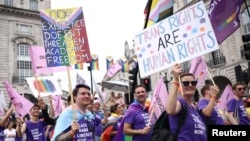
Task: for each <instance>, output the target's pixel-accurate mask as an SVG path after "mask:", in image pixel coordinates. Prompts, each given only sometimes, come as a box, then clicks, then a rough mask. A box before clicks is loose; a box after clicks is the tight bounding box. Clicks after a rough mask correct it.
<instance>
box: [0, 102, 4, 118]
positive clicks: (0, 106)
mask: <svg viewBox="0 0 250 141" xmlns="http://www.w3.org/2000/svg"><path fill="white" fill-rule="evenodd" d="M3 115H5V112H4V107H3V105H2V104H0V116H3Z"/></svg>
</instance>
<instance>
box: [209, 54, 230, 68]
mask: <svg viewBox="0 0 250 141" xmlns="http://www.w3.org/2000/svg"><path fill="white" fill-rule="evenodd" d="M208 56H209V61H208V62H207V64H208V66H215V65H219V64H224V63H226V59H225V56H224V55H223V54H222V52H221V50H216V51H213V52H211V53H209V54H208Z"/></svg>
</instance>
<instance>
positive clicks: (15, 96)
mask: <svg viewBox="0 0 250 141" xmlns="http://www.w3.org/2000/svg"><path fill="white" fill-rule="evenodd" d="M4 85H5V88H6V90H7V93H8V95H9V97H10V101H11V104H12V105H14V107H15V112H16V116H18V117H22V118H23V117H24V116H25V115H26V114H28V113H29V112H30V109H31V108H32V107H33V105H34V104H33V103H31V102H30V101H29V100H28V99H26V98H25V97H23V96H21V95H20V94H19V93H17V92H16V90H15V89H13V88H12V86H11V85H10V84H9V83H8V82H7V81H4Z"/></svg>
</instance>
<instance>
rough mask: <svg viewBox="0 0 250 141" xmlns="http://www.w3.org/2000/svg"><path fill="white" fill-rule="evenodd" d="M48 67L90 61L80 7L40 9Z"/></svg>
mask: <svg viewBox="0 0 250 141" xmlns="http://www.w3.org/2000/svg"><path fill="white" fill-rule="evenodd" d="M40 17H41V27H42V31H43V39H44V47H45V57H46V62H47V66H48V67H55V66H69V65H73V64H79V63H84V62H90V61H91V55H90V49H89V43H88V38H87V31H86V26H85V20H84V17H83V12H82V7H79V8H68V9H45V10H42V11H40Z"/></svg>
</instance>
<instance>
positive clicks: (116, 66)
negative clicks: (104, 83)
mask: <svg viewBox="0 0 250 141" xmlns="http://www.w3.org/2000/svg"><path fill="white" fill-rule="evenodd" d="M121 68H122V67H121V66H120V64H114V65H112V66H111V67H110V68H109V70H108V71H107V73H106V75H107V76H108V77H113V76H114V75H115V74H116V73H117V72H118V71H119V70H121Z"/></svg>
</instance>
